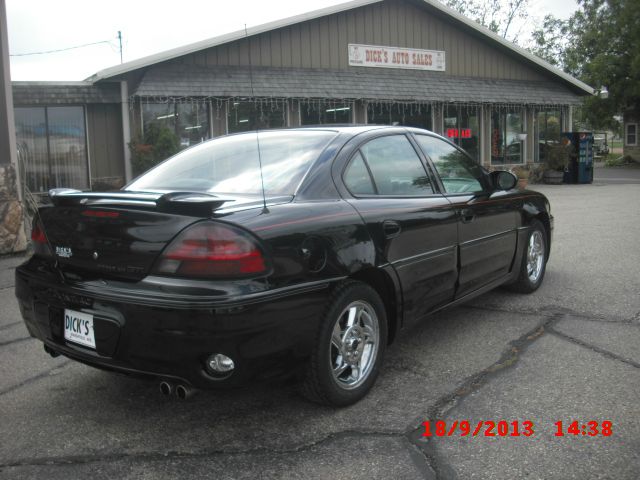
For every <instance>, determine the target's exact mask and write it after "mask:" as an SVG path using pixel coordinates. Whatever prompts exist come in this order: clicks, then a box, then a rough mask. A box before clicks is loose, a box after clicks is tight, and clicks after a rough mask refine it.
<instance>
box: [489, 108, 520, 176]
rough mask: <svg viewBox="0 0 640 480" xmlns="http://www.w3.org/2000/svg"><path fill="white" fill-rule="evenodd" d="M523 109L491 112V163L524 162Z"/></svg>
mask: <svg viewBox="0 0 640 480" xmlns="http://www.w3.org/2000/svg"><path fill="white" fill-rule="evenodd" d="M521 133H522V111H521V110H520V109H515V110H502V109H501V110H493V111H492V112H491V164H492V165H503V164H505V163H522V140H520V134H521Z"/></svg>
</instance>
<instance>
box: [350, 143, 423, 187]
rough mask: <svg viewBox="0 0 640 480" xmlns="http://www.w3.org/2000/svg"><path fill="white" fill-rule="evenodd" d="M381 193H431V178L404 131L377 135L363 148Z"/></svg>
mask: <svg viewBox="0 0 640 480" xmlns="http://www.w3.org/2000/svg"><path fill="white" fill-rule="evenodd" d="M360 151H361V152H362V156H363V157H364V160H365V162H366V164H367V165H368V166H369V169H370V170H371V175H372V176H373V181H374V183H375V188H376V191H377V193H378V194H379V195H403V196H416V195H430V194H432V193H433V188H432V186H431V181H430V179H429V177H428V176H427V172H426V171H425V169H424V167H423V166H422V162H421V160H420V157H418V154H417V153H416V151H415V150H414V149H413V147H412V146H411V143H409V140H407V137H405V136H404V135H389V136H386V137H381V138H376V139H375V140H371V141H370V142H368V143H366V144H365V145H363V146H362V147H361V149H360Z"/></svg>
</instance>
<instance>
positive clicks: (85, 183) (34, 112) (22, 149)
mask: <svg viewBox="0 0 640 480" xmlns="http://www.w3.org/2000/svg"><path fill="white" fill-rule="evenodd" d="M14 113H15V125H16V145H17V151H18V161H19V164H20V166H21V168H22V171H23V174H24V181H25V183H26V186H27V188H29V190H31V191H32V192H36V193H44V192H47V191H48V190H49V189H51V188H57V187H68V188H77V189H86V188H88V187H89V168H88V163H87V162H88V159H87V142H86V129H85V117H84V108H83V107H79V106H73V107H18V108H16V109H15V112H14Z"/></svg>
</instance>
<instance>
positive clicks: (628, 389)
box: [0, 169, 640, 480]
mask: <svg viewBox="0 0 640 480" xmlns="http://www.w3.org/2000/svg"><path fill="white" fill-rule="evenodd" d="M639 183H640V170H638V169H636V170H627V169H615V170H613V169H611V170H610V169H597V170H596V179H595V182H594V184H593V185H574V186H568V185H564V186H535V187H533V188H534V189H537V190H540V191H542V192H544V193H545V194H547V195H548V197H549V199H550V201H551V204H552V213H553V215H554V216H555V224H556V229H555V232H554V244H553V248H552V253H551V259H550V262H549V264H548V268H547V273H546V278H545V281H544V284H543V286H542V287H541V288H540V290H538V291H537V292H536V293H534V294H532V295H528V296H522V295H517V294H513V293H509V292H507V291H504V290H496V291H493V292H490V293H488V294H486V295H483V296H482V297H480V298H478V299H476V300H475V301H473V302H472V303H471V304H468V305H465V306H463V307H458V308H455V309H451V310H448V311H445V312H442V313H439V314H438V315H436V316H434V317H433V318H431V319H430V321H428V322H425V323H424V324H422V325H420V326H418V327H417V328H414V329H412V330H410V331H409V332H406V333H404V334H403V335H402V336H401V337H400V338H399V340H398V341H397V342H396V343H395V344H394V345H393V346H392V347H391V348H390V349H389V350H388V353H387V357H386V362H385V366H384V368H383V371H382V374H381V376H380V378H379V380H378V383H377V385H376V387H375V388H374V389H373V391H372V392H371V394H370V395H369V396H368V397H367V398H365V399H364V400H363V401H361V402H360V403H358V404H357V405H354V406H351V407H349V408H345V409H340V410H333V409H329V408H325V407H320V406H317V405H314V404H310V403H308V402H306V401H305V400H303V399H302V398H301V397H300V396H299V395H298V394H297V393H296V390H295V388H294V387H292V386H289V385H272V386H261V387H257V388H254V389H245V390H237V391H230V392H222V393H221V392H201V393H200V394H199V395H197V396H196V397H194V398H192V399H190V400H189V401H186V402H180V401H178V400H174V399H172V398H166V397H163V396H161V395H160V394H159V393H158V388H157V384H156V383H154V382H143V381H138V380H132V379H129V378H126V377H121V376H116V375H112V374H109V373H104V372H101V371H98V370H94V369H91V368H89V367H85V366H83V365H79V364H76V363H74V362H71V361H69V360H66V359H64V358H56V359H53V358H50V357H49V356H48V355H47V354H45V353H44V351H43V349H42V345H41V344H40V343H39V342H37V341H35V340H33V339H30V338H29V337H28V334H27V331H26V329H25V327H24V325H23V324H22V323H21V319H20V316H19V312H18V308H17V305H16V302H15V300H14V292H13V268H14V267H15V266H16V265H17V264H18V263H19V262H20V261H21V259H20V258H16V257H12V258H4V259H0V305H1V308H0V365H2V372H3V374H2V376H1V377H0V478H11V479H14V478H51V479H68V478H87V477H89V476H91V478H93V479H94V480H97V479H102V478H105V479H106V478H109V479H111V478H136V479H138V478H148V479H156V478H160V479H164V478H167V479H169V478H216V479H227V478H229V479H231V478H252V479H253V478H304V479H307V478H318V479H324V478H345V479H346V478H349V479H351V478H354V479H358V478H363V479H364V478H366V479H374V478H379V479H392V478H393V479H404V478H406V479H414V478H440V479H450V478H460V479H467V478H482V479H483V478H492V479H502V478H505V479H507V478H508V479H513V478H531V479H554V478H558V479H573V478H576V479H577V478H611V479H637V478H639V477H640V347H639V345H640V185H639ZM436 420H440V421H444V422H446V426H447V430H448V429H450V428H451V427H452V426H453V425H454V422H458V424H457V425H460V422H462V421H465V420H467V421H469V424H470V425H471V429H472V430H473V429H474V428H475V426H476V425H478V423H479V422H481V421H482V422H485V421H494V422H496V423H497V422H499V421H501V420H504V421H507V422H509V425H511V422H518V425H519V428H520V431H521V432H524V426H523V425H524V422H527V421H530V422H532V427H531V429H532V430H533V432H534V433H533V434H532V435H530V436H524V435H520V436H512V435H507V436H500V435H496V436H494V437H487V436H484V434H480V435H477V436H472V435H471V434H470V435H468V436H464V437H463V436H461V435H460V431H459V430H455V431H454V434H453V435H452V436H441V437H439V436H437V435H435V433H436V428H435V427H436V425H435V423H433V422H435V421H436ZM575 420H577V421H578V425H579V428H580V429H581V427H582V425H586V424H587V422H589V421H595V422H598V424H599V426H598V428H599V431H600V432H601V430H602V422H603V421H610V422H612V427H611V435H609V436H604V435H602V434H601V433H599V434H598V435H595V436H590V435H588V434H585V435H583V434H582V432H581V431H579V432H578V434H577V435H573V434H570V433H567V428H568V427H569V425H570V424H571V422H573V421H575ZM425 421H431V422H432V423H431V425H432V433H433V434H434V436H432V437H424V436H423V433H424V432H425V427H424V426H423V422H425ZM558 421H562V422H563V429H564V431H565V435H564V436H562V437H560V436H556V435H554V433H555V432H556V429H557V426H556V422H558ZM484 431H486V429H485V428H484V427H483V430H482V432H484ZM511 432H512V430H510V433H511ZM587 432H589V430H588V429H587Z"/></svg>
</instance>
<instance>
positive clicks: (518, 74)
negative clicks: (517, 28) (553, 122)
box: [170, 0, 557, 81]
mask: <svg viewBox="0 0 640 480" xmlns="http://www.w3.org/2000/svg"><path fill="white" fill-rule="evenodd" d="M349 43H360V44H368V45H384V46H394V47H406V48H420V49H428V50H444V51H445V52H446V71H445V73H446V74H447V75H455V76H464V77H482V78H490V79H509V80H528V81H544V80H549V79H551V75H550V74H548V73H547V74H545V73H543V72H542V71H539V70H537V69H535V68H534V67H532V66H528V65H527V64H526V63H525V62H523V59H522V57H517V56H516V54H515V53H513V52H510V51H508V50H507V49H506V48H504V47H501V46H500V45H498V44H496V43H494V42H491V41H490V40H488V39H487V38H486V37H484V38H483V37H482V36H481V35H480V34H478V33H476V32H470V31H467V29H464V28H461V26H460V25H454V23H453V22H451V20H450V19H448V20H447V19H444V18H443V16H442V13H441V12H438V11H436V10H435V9H433V7H430V6H429V5H428V4H424V5H423V6H421V7H418V6H416V5H414V4H413V3H411V2H410V1H406V0H389V1H386V2H381V3H376V4H373V5H369V6H366V7H360V8H356V9H353V10H348V11H345V12H341V13H335V14H332V15H329V16H326V17H321V18H318V19H314V20H310V21H306V22H302V23H299V24H295V25H291V26H288V27H283V28H279V29H276V30H272V31H270V32H265V33H262V34H259V35H256V36H253V37H250V38H247V39H241V40H237V41H234V42H230V43H228V44H224V45H220V46H217V47H213V48H209V49H205V50H202V51H200V52H197V53H193V54H190V55H185V56H183V57H179V58H177V59H174V60H171V61H170V63H177V64H187V65H199V66H204V67H215V66H219V65H240V66H243V65H244V66H247V65H249V64H250V63H251V64H252V65H253V66H256V67H276V68H321V69H354V68H357V67H350V66H349V60H348V52H347V45H348V44H349ZM249 60H251V62H250V61H249ZM556 81H557V79H556Z"/></svg>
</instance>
